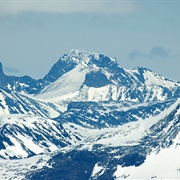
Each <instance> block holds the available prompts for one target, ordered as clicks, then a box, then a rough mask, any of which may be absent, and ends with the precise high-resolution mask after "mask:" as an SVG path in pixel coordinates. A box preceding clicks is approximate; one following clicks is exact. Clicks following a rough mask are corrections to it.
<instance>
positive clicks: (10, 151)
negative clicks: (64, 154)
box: [0, 114, 78, 159]
mask: <svg viewBox="0 0 180 180" xmlns="http://www.w3.org/2000/svg"><path fill="white" fill-rule="evenodd" d="M76 141H78V139H77V137H75V136H74V135H73V134H71V133H69V134H68V133H67V132H66V130H65V129H64V128H63V126H62V125H60V124H59V123H58V122H56V121H53V120H50V119H45V118H41V117H35V116H28V115H12V114H11V115H6V116H0V157H1V158H6V159H7V158H23V157H28V156H32V155H36V154H40V153H47V152H52V151H55V150H57V149H59V148H61V147H64V146H67V145H70V144H73V143H75V142H76Z"/></svg>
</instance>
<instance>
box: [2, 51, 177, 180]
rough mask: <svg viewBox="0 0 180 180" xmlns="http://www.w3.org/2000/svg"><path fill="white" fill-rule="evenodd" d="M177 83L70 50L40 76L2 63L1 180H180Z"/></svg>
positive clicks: (90, 53) (144, 71)
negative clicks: (9, 70) (7, 69)
mask: <svg viewBox="0 0 180 180" xmlns="http://www.w3.org/2000/svg"><path fill="white" fill-rule="evenodd" d="M179 154H180V82H175V81H173V80H169V79H167V78H164V77H162V76H161V75H159V74H157V73H154V72H152V71H151V70H149V69H147V68H143V67H137V68H135V69H132V70H128V69H124V68H123V67H121V66H120V65H119V64H118V62H117V60H116V59H115V58H110V57H108V56H105V55H103V54H100V53H93V52H87V51H81V50H71V51H70V52H69V53H68V54H64V55H63V56H62V57H61V58H60V59H59V60H58V61H57V62H56V63H55V64H54V65H53V67H52V68H51V69H50V71H49V72H48V73H47V75H45V76H44V78H42V79H38V80H36V79H33V78H31V77H29V76H23V77H16V76H7V75H5V74H4V72H3V67H2V64H0V179H26V180H35V179H38V180H40V179H42V180H52V179H54V180H57V179H58V180H59V179H61V180H65V179H71V180H95V179H97V180H111V179H112V180H113V179H115V180H118V179H180V159H179Z"/></svg>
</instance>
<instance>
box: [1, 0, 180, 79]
mask: <svg viewBox="0 0 180 180" xmlns="http://www.w3.org/2000/svg"><path fill="white" fill-rule="evenodd" d="M71 49H82V50H88V51H93V52H100V53H103V54H105V55H108V56H112V57H116V58H117V60H118V62H119V64H120V65H121V66H122V67H124V68H128V69H132V68H134V67H137V66H145V67H147V68H149V69H151V70H153V71H155V72H157V73H159V74H161V75H163V76H165V77H168V78H170V79H174V80H179V81H180V0H176V1H175V0H174V1H173V0H161V1H160V0H159V1H158V0H156V1H155V0H152V1H150V0H149V1H145V0H139V1H128V0H126V1H125V0H124V1H123V0H119V1H113V0H111V1H110V0H96V1H95V0H94V1H93V0H91V1H88V0H84V1H80V0H79V1H75V0H71V1H68V0H67V1H61V0H59V1H57V0H56V1H48V0H44V1H42V0H36V1H34V0H31V1H27V0H24V1H20V0H18V1H17V0H6V1H2V0H1V1H0V61H1V62H2V63H3V66H4V71H5V72H6V74H9V75H10V74H11V75H16V76H20V75H30V76H32V77H33V78H42V77H44V75H45V74H47V73H48V71H49V70H50V68H51V67H52V65H53V64H54V63H55V62H57V60H58V59H59V57H60V56H62V55H63V54H64V53H68V52H69V51H70V50H71Z"/></svg>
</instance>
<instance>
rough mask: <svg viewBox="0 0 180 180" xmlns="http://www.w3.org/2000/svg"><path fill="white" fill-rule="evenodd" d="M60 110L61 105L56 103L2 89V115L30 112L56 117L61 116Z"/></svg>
mask: <svg viewBox="0 0 180 180" xmlns="http://www.w3.org/2000/svg"><path fill="white" fill-rule="evenodd" d="M60 110H61V107H60V106H59V105H57V104H55V103H54V104H52V103H50V102H48V101H46V102H44V101H43V100H37V99H35V98H33V97H29V96H27V95H26V94H20V93H16V92H10V91H5V90H2V89H0V115H5V114H29V115H34V116H40V117H49V118H54V117H57V116H59V114H60Z"/></svg>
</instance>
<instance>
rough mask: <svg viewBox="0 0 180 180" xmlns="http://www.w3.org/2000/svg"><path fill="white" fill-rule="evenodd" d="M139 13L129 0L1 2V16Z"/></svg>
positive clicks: (14, 0) (22, 0)
mask: <svg viewBox="0 0 180 180" xmlns="http://www.w3.org/2000/svg"><path fill="white" fill-rule="evenodd" d="M135 11H137V5H136V4H135V1H129V0H116V1H113V0H51V1H50V0H0V15H16V14H20V13H23V12H48V13H107V14H129V13H133V12H135Z"/></svg>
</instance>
